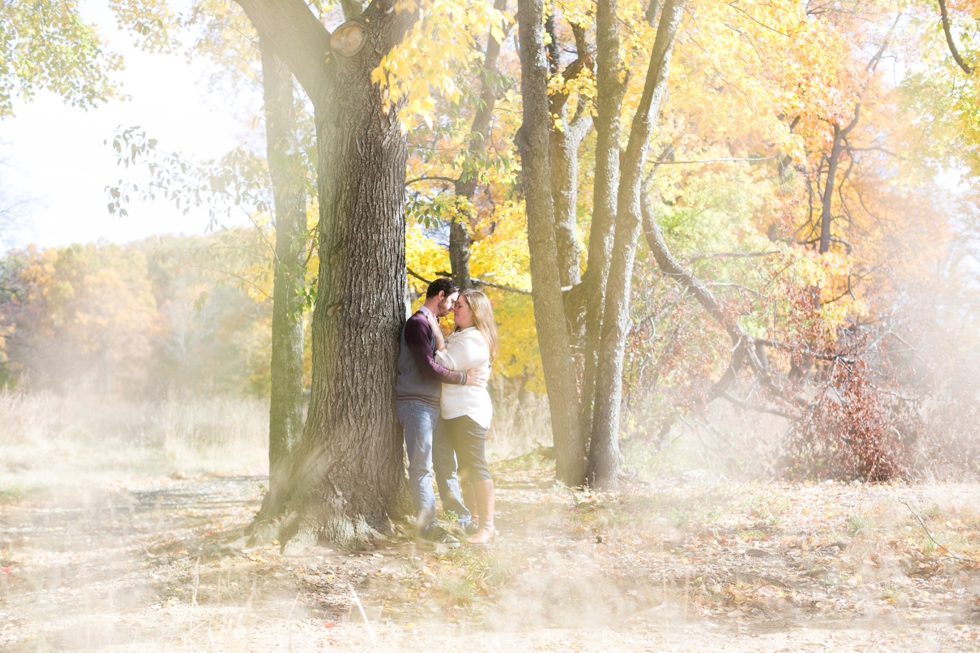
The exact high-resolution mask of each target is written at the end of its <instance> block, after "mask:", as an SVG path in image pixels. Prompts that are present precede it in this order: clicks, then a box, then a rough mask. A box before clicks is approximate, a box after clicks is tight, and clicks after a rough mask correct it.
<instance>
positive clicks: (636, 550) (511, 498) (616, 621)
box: [0, 464, 980, 651]
mask: <svg viewBox="0 0 980 653" xmlns="http://www.w3.org/2000/svg"><path fill="white" fill-rule="evenodd" d="M494 473H495V477H496V479H497V485H498V530H499V531H500V536H499V538H498V540H497V542H496V543H495V544H494V546H492V547H490V548H488V549H474V548H468V547H463V548H459V549H434V548H432V547H430V546H426V545H422V544H420V543H418V542H416V541H415V540H414V539H413V538H411V537H409V536H408V535H407V534H406V533H405V530H404V529H402V530H400V531H399V532H400V534H399V535H397V536H394V537H392V538H391V539H389V540H386V541H379V542H376V543H374V544H373V545H372V547H371V548H370V549H365V550H360V551H339V550H335V549H332V548H329V547H326V546H318V547H314V548H312V549H308V550H306V551H303V552H300V553H297V554H291V555H285V554H283V553H281V552H280V547H278V546H268V547H262V548H256V549H244V548H242V547H243V544H244V537H243V529H244V528H245V527H246V526H247V524H248V523H249V521H250V520H251V518H252V516H253V515H254V514H255V512H256V510H257V509H258V507H259V505H260V503H261V498H262V492H263V483H264V482H265V480H266V479H265V478H264V477H262V476H254V475H238V476H190V477H184V476H181V475H176V476H174V477H158V478H147V479H142V480H129V481H126V482H117V483H115V484H106V486H105V487H102V488H101V489H99V490H98V491H89V492H81V493H76V494H73V495H68V496H59V495H42V496H35V497H21V498H18V499H11V500H7V501H5V502H4V503H0V650H4V651H36V650H100V651H101V650H112V651H137V650H139V651H143V650H163V649H164V648H167V649H173V648H177V649H179V650H216V651H224V650H229V651H230V650H245V649H254V650H318V649H321V648H322V649H336V650H365V649H369V650H379V651H381V650H405V649H413V648H417V647H418V646H420V645H431V646H432V647H433V648H435V649H436V650H441V649H445V648H450V647H457V646H462V647H466V646H481V645H484V644H486V643H487V642H490V643H491V644H492V646H491V647H496V648H498V649H499V650H504V649H511V650H556V651H558V650H561V651H611V650H622V651H642V650H658V651H660V650H676V651H688V650H693V651H703V650H726V651H796V650H822V651H845V650H846V651H856V650H860V651H873V650H880V651H906V650H907V651H973V650H977V649H978V648H980V582H978V577H977V572H978V570H980V564H978V562H977V560H978V559H980V541H978V537H977V533H978V527H980V509H978V508H977V507H980V487H977V486H976V485H970V484H962V485H957V484H944V485H939V484H936V485H908V484H899V483H895V484H878V485H870V484H844V483H839V482H832V483H767V484H757V483H739V482H731V481H727V480H725V481H718V480H713V479H711V478H710V475H665V476H664V477H663V478H661V479H660V480H658V481H657V482H655V483H640V482H635V481H634V482H627V483H626V484H625V486H624V489H622V490H621V491H619V492H615V493H600V492H589V491H574V490H570V489H568V488H564V487H562V486H560V485H556V484H555V483H554V482H553V470H551V469H549V468H548V467H547V466H545V465H540V464H538V465H531V466H523V467H522V466H520V465H499V466H498V467H497V468H496V469H495V470H494ZM903 502H906V503H907V504H908V505H909V506H910V507H914V509H915V513H916V515H917V517H918V518H921V519H922V523H919V522H918V520H917V517H916V516H915V515H913V513H911V512H910V510H909V509H908V508H906V506H905V505H904V504H903ZM923 526H925V528H923ZM926 529H928V533H927V531H926ZM937 543H938V545H937ZM953 556H955V557H953ZM372 640H373V641H374V643H373V644H372Z"/></svg>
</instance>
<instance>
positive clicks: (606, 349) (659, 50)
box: [589, 0, 685, 489]
mask: <svg viewBox="0 0 980 653" xmlns="http://www.w3.org/2000/svg"><path fill="white" fill-rule="evenodd" d="M684 2H685V0H667V1H666V2H665V3H664V8H663V12H662V15H661V18H660V24H659V25H658V27H657V38H656V40H655V41H654V44H653V53H652V55H651V57H650V67H649V68H648V70H647V76H646V81H645V83H644V87H643V95H642V97H641V98H640V104H639V106H638V107H637V111H636V116H635V117H634V118H633V125H632V127H631V129H630V137H629V144H628V145H627V147H626V153H625V155H624V157H623V165H622V169H621V178H620V181H619V192H618V196H617V204H616V212H617V216H616V229H615V243H614V246H613V254H612V265H611V266H610V273H609V282H608V285H607V287H606V299H605V311H604V315H603V321H602V338H601V342H600V346H599V352H598V354H599V355H598V363H597V374H596V389H595V412H594V414H593V420H592V439H591V443H590V448H589V481H590V482H591V483H592V484H593V486H594V487H598V488H610V489H611V488H615V487H616V486H617V484H618V473H619V463H620V453H619V412H620V404H621V400H622V387H623V355H624V351H625V346H626V336H627V335H628V334H629V329H630V324H631V320H630V314H629V307H630V304H631V302H630V291H631V290H632V279H633V263H634V261H635V259H636V244H637V241H638V240H639V236H640V224H641V218H642V216H641V206H640V191H641V187H642V177H643V168H644V164H645V162H646V153H647V149H648V142H649V140H650V134H651V133H652V132H653V125H654V123H655V122H656V120H657V117H658V115H659V110H660V103H661V100H662V99H663V96H664V94H665V92H666V89H667V77H668V72H669V69H670V53H671V50H672V49H673V44H674V35H675V34H676V33H677V30H678V28H679V27H680V20H681V14H682V13H683V7H684Z"/></svg>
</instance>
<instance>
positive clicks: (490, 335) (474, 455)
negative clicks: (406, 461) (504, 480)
mask: <svg viewBox="0 0 980 653" xmlns="http://www.w3.org/2000/svg"><path fill="white" fill-rule="evenodd" d="M454 319H455V322H456V331H455V332H453V333H452V335H450V336H449V339H448V340H444V339H443V336H442V330H441V329H440V328H439V325H438V323H434V324H433V329H432V330H433V332H434V333H435V336H436V360H437V361H438V362H439V364H440V365H442V366H443V367H445V368H447V369H450V370H470V369H474V368H486V369H487V370H488V371H489V368H490V363H491V362H492V361H493V358H494V356H495V355H496V354H497V325H496V324H495V323H494V321H493V307H492V306H490V300H488V299H487V297H486V295H484V294H483V293H482V292H480V291H478V290H464V291H463V292H462V293H460V295H459V299H457V300H456V306H455V308H454ZM430 320H431V321H433V322H435V320H434V319H433V318H432V316H430ZM439 409H440V417H441V418H442V421H443V424H442V426H443V428H444V433H445V434H446V436H447V437H448V439H449V442H450V443H451V444H452V446H453V449H454V450H455V451H456V459H457V460H458V461H459V466H460V469H461V475H462V476H463V484H462V485H463V496H464V498H465V500H466V502H467V503H468V504H470V505H469V506H467V507H468V508H470V512H471V513H473V519H474V521H476V520H479V524H480V527H479V529H478V530H477V531H476V533H474V534H473V535H472V537H470V538H469V539H468V540H466V541H467V542H469V543H470V544H489V543H490V541H491V540H493V537H494V535H495V534H496V531H494V529H493V480H492V479H491V478H490V470H488V469H487V461H486V454H485V451H484V443H485V440H486V435H487V429H489V428H490V418H491V417H492V416H493V406H492V405H491V403H490V393H489V392H487V389H486V388H479V387H476V386H464V385H449V384H446V383H444V384H442V398H441V400H440V404H439ZM474 508H475V510H473V509H474Z"/></svg>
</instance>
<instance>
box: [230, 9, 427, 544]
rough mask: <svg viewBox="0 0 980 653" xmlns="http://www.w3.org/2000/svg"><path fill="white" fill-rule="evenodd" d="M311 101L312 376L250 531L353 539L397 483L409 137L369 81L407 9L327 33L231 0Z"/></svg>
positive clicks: (382, 512)
mask: <svg viewBox="0 0 980 653" xmlns="http://www.w3.org/2000/svg"><path fill="white" fill-rule="evenodd" d="M239 4H240V5H241V6H242V8H243V9H244V10H245V12H246V13H247V14H248V16H249V18H250V19H251V21H252V23H253V25H255V27H256V28H257V30H258V32H259V35H260V37H261V38H263V39H268V40H269V41H270V42H271V43H272V45H273V46H274V48H275V51H276V53H277V54H278V55H279V56H281V57H282V58H283V59H284V60H285V61H286V62H287V64H288V65H289V67H290V69H291V70H292V72H293V74H294V75H295V76H296V78H297V80H298V81H299V83H300V84H301V85H302V87H303V89H304V90H305V91H306V93H307V95H308V96H309V98H310V101H311V103H312V104H313V109H314V121H315V125H316V134H317V192H318V195H319V206H320V222H319V252H320V270H319V280H318V289H317V301H316V308H315V310H314V313H313V324H312V343H311V345H312V349H313V379H312V383H313V387H312V393H311V398H310V407H309V411H308V416H307V421H306V425H305V428H304V431H303V437H302V439H301V441H300V444H299V447H298V448H297V450H296V453H295V455H294V457H293V463H292V466H291V469H290V473H289V486H288V487H286V488H284V490H283V492H282V493H281V495H280V496H279V497H277V499H276V503H277V505H276V506H275V507H274V509H273V510H272V511H271V512H272V513H275V514H277V515H280V516H281V519H278V520H271V521H270V522H267V523H265V524H264V527H263V528H259V529H258V530H257V531H256V538H257V539H264V538H269V539H271V538H272V537H274V536H275V534H276V533H278V535H279V538H280V539H281V540H283V541H284V540H286V539H290V538H295V539H297V540H298V541H300V542H301V543H312V542H313V541H315V539H316V538H318V537H325V538H328V539H331V540H334V541H338V542H352V541H356V540H361V539H365V538H369V537H372V536H373V535H374V534H376V533H377V532H378V531H383V530H386V529H387V527H388V525H389V523H390V519H391V518H392V517H393V509H394V506H395V504H396V500H397V498H398V494H399V490H400V489H401V488H402V484H403V482H404V481H403V478H404V475H403V472H402V468H401V458H402V446H401V434H400V431H399V429H398V424H397V421H396V420H395V393H394V379H395V376H396V361H397V356H398V334H399V329H400V327H401V323H402V320H403V319H404V316H405V310H406V308H405V305H404V297H405V295H406V288H405V284H406V279H405V223H404V195H405V160H406V145H405V136H404V134H403V133H402V131H401V126H400V124H399V121H398V111H397V109H398V107H397V106H392V105H391V104H390V103H389V102H387V101H386V100H387V98H386V94H385V88H383V86H382V85H379V84H376V83H375V82H374V80H372V71H374V70H375V69H377V68H378V67H379V65H380V63H381V60H382V58H383V57H384V56H385V55H387V54H388V53H389V52H390V51H391V50H392V48H393V47H394V46H395V45H396V44H397V43H399V42H400V41H401V39H402V38H403V37H404V35H405V34H406V32H407V30H408V29H409V28H410V27H411V25H412V23H413V21H414V20H415V17H416V16H415V13H413V12H410V11H405V10H403V9H402V8H400V7H399V6H398V5H397V3H396V2H394V0H376V1H375V2H372V3H371V4H370V5H369V6H368V7H367V8H366V9H365V10H364V12H363V13H362V14H361V15H360V16H359V17H358V18H357V19H356V20H354V21H348V22H347V23H345V24H344V25H342V26H341V27H339V28H338V29H337V30H335V31H334V33H333V34H331V33H330V32H328V31H327V30H326V28H325V27H324V26H323V25H322V24H321V23H320V21H319V20H317V18H316V16H314V15H313V14H312V13H311V11H310V9H309V8H308V7H307V5H306V4H305V3H304V2H302V0H287V1H278V2H273V1H272V0H239Z"/></svg>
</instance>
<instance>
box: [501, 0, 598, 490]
mask: <svg viewBox="0 0 980 653" xmlns="http://www.w3.org/2000/svg"><path fill="white" fill-rule="evenodd" d="M517 15H518V19H517V20H518V26H519V34H520V50H521V51H520V56H521V93H522V96H523V99H524V124H523V125H522V126H521V129H520V131H519V132H518V135H517V145H518V148H519V149H520V153H521V173H522V177H523V187H524V196H525V201H526V204H527V240H528V248H529V250H530V254H531V284H532V289H533V290H532V293H533V299H534V319H535V324H536V327H537V334H538V347H539V348H540V351H541V362H542V365H543V366H544V376H545V385H546V387H547V390H548V405H549V407H550V409H551V428H552V433H553V434H554V439H555V453H556V458H557V476H558V480H560V481H562V482H564V483H565V484H567V485H579V484H581V483H582V481H583V480H584V477H585V462H586V460H585V445H584V442H583V441H582V440H581V439H580V436H581V431H580V430H579V426H578V419H577V418H578V415H577V411H576V407H577V404H578V397H577V392H576V388H575V369H574V365H573V364H572V359H571V356H570V348H569V338H568V328H567V326H566V324H565V314H564V310H563V307H562V297H561V281H560V279H559V277H558V253H557V245H556V242H555V226H554V225H555V209H554V203H553V198H552V196H551V166H550V162H549V159H550V157H549V147H550V136H549V124H550V123H551V118H550V114H549V102H548V61H547V58H546V56H545V49H544V39H543V35H544V27H543V23H542V0H518V10H517Z"/></svg>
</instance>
